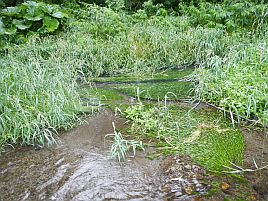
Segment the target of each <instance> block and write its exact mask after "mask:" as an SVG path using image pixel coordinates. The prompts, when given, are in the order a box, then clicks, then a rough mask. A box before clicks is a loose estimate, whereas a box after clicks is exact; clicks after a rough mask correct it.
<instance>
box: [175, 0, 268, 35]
mask: <svg viewBox="0 0 268 201" xmlns="http://www.w3.org/2000/svg"><path fill="white" fill-rule="evenodd" d="M180 13H182V14H183V15H188V16H190V18H191V22H192V24H193V25H194V26H198V25H202V26H206V27H210V28H215V27H220V28H226V29H227V30H228V31H236V30H238V29H247V30H259V29H261V28H263V26H265V25H266V21H267V18H268V15H267V13H268V5H267V4H261V3H260V4H255V3H252V2H250V1H225V3H222V4H212V3H209V2H202V3H200V4H198V5H197V6H195V5H191V6H189V5H187V4H180Z"/></svg>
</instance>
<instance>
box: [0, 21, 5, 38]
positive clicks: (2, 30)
mask: <svg viewBox="0 0 268 201" xmlns="http://www.w3.org/2000/svg"><path fill="white" fill-rule="evenodd" d="M4 33H5V27H4V23H3V21H2V18H0V35H2V34H4Z"/></svg>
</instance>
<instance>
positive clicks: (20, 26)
mask: <svg viewBox="0 0 268 201" xmlns="http://www.w3.org/2000/svg"><path fill="white" fill-rule="evenodd" d="M12 24H14V25H15V26H16V27H17V28H18V29H20V30H25V29H28V28H30V27H31V25H32V23H30V22H27V21H25V20H17V19H13V21H12Z"/></svg>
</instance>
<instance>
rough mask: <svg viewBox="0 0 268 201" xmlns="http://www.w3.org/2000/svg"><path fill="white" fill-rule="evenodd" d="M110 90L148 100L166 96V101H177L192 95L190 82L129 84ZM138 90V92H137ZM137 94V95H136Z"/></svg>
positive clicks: (160, 98) (161, 98)
mask: <svg viewBox="0 0 268 201" xmlns="http://www.w3.org/2000/svg"><path fill="white" fill-rule="evenodd" d="M112 88H114V89H116V90H118V91H119V92H121V93H124V94H127V95H129V96H132V97H136V96H139V97H140V98H142V99H149V100H158V99H159V100H163V99H165V96H166V95H167V96H168V100H179V99H183V98H186V97H189V96H191V95H193V94H192V92H191V89H192V88H193V84H192V83H190V82H162V83H146V84H136V85H135V84H131V85H119V86H113V87H112ZM138 89H139V92H137V90H138ZM137 93H139V94H138V95H137Z"/></svg>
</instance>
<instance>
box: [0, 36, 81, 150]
mask: <svg viewBox="0 0 268 201" xmlns="http://www.w3.org/2000/svg"><path fill="white" fill-rule="evenodd" d="M49 40H51V39H47V40H45V41H43V42H40V41H39V39H38V38H37V39H34V38H32V40H31V41H30V42H29V43H28V44H25V45H21V46H19V47H13V48H9V53H8V54H7V55H5V56H4V57H3V58H1V61H0V94H1V95H0V145H3V144H5V143H10V144H13V143H22V144H30V145H34V144H40V145H44V144H46V143H48V144H50V143H52V142H54V141H55V138H54V137H55V136H54V133H55V132H56V130H58V129H67V128H70V127H71V126H72V123H73V121H74V120H75V119H77V116H76V113H77V111H78V107H79V99H78V94H77V92H76V85H77V84H76V82H75V74H76V73H75V69H74V68H75V61H70V60H68V57H67V55H65V53H66V52H65V48H64V47H63V46H62V47H60V46H57V48H56V49H55V51H53V52H51V54H49V55H46V54H45V51H44V50H45V49H46V48H48V49H51V48H53V45H52V46H50V45H49V44H48V43H46V42H47V41H49ZM52 42H53V40H51V43H52ZM42 50H43V51H42Z"/></svg>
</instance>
